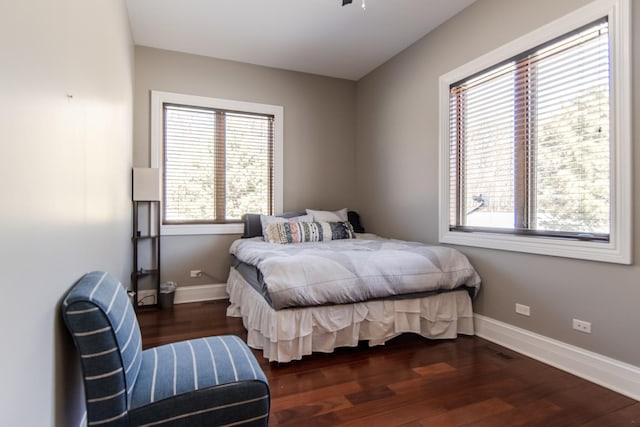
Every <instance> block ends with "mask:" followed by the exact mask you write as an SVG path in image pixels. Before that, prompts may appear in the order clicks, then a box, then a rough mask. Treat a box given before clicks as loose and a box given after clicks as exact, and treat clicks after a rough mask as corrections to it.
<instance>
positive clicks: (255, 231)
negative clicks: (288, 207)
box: [242, 211, 307, 239]
mask: <svg viewBox="0 0 640 427" xmlns="http://www.w3.org/2000/svg"><path fill="white" fill-rule="evenodd" d="M306 214H307V213H306V212H305V211H290V212H285V213H282V214H279V215H276V216H279V217H283V218H293V217H295V216H300V215H306ZM242 222H243V223H244V233H242V238H243V239H248V238H251V237H258V236H259V237H262V225H261V223H260V214H255V213H246V214H244V215H242Z"/></svg>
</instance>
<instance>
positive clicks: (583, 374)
mask: <svg viewBox="0 0 640 427" xmlns="http://www.w3.org/2000/svg"><path fill="white" fill-rule="evenodd" d="M474 320H475V331H476V335H477V336H479V337H481V338H484V339H486V340H488V341H491V342H494V343H496V344H499V345H501V346H504V347H507V348H509V349H511V350H514V351H517V352H518V353H522V354H524V355H525V356H529V357H531V358H533V359H536V360H539V361H541V362H543V363H546V364H548V365H551V366H553V367H556V368H558V369H562V370H563V371H566V372H569V373H571V374H573V375H576V376H578V377H580V378H584V379H585V380H588V381H591V382H593V383H596V384H598V385H601V386H603V387H606V388H608V389H611V390H613V391H615V392H617V393H620V394H623V395H625V396H628V397H630V398H632V399H635V400H640V367H637V366H634V365H630V364H627V363H624V362H620V361H619V360H615V359H612V358H609V357H606V356H603V355H601V354H597V353H593V352H591V351H588V350H584V349H582V348H580V347H575V346H573V345H570V344H566V343H564V342H561V341H557V340H554V339H552V338H548V337H545V336H543V335H538V334H536V333H533V332H530V331H527V330H525V329H521V328H518V327H515V326H512V325H509V324H507V323H503V322H500V321H498V320H495V319H492V318H490V317H486V316H482V315H480V314H476V315H474Z"/></svg>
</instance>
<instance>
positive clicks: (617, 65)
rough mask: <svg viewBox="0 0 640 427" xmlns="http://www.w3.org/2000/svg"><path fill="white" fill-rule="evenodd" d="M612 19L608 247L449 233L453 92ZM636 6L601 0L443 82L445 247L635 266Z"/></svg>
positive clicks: (440, 230)
mask: <svg viewBox="0 0 640 427" xmlns="http://www.w3.org/2000/svg"><path fill="white" fill-rule="evenodd" d="M605 16H608V20H609V33H610V40H611V44H610V55H611V62H610V64H611V74H610V76H611V77H610V78H611V80H612V82H611V92H610V99H611V101H610V105H611V141H612V142H611V144H612V150H611V172H610V173H611V206H610V212H611V219H610V226H611V228H610V238H609V242H608V243H603V242H593V241H577V240H564V239H553V238H544V237H533V236H518V235H510V234H499V233H482V232H461V231H453V230H450V229H449V219H450V212H449V202H450V200H449V198H450V193H449V87H450V85H451V84H453V83H455V82H457V81H460V80H462V79H464V78H466V77H468V76H471V75H473V74H475V73H477V72H480V71H482V70H485V69H487V68H489V67H491V66H493V65H495V64H498V63H500V62H501V61H504V60H506V59H509V58H511V57H514V56H515V55H517V54H519V53H521V52H524V51H526V50H528V49H531V48H534V47H535V46H539V45H541V44H543V43H545V42H547V41H549V40H552V39H554V38H555V37H559V36H562V35H563V34H566V33H568V32H570V31H572V30H574V29H576V28H579V27H581V26H583V25H586V24H588V23H590V22H593V21H595V20H597V19H600V18H603V17H605ZM631 93H632V91H631V4H630V0H597V1H594V2H593V3H590V4H588V5H587V6H584V7H582V8H580V9H578V10H576V11H574V12H572V13H570V14H568V15H566V16H564V17H562V18H560V19H558V20H556V21H554V22H552V23H550V24H547V25H545V26H543V27H541V28H539V29H537V30H535V31H533V32H531V33H529V34H527V35H525V36H523V37H520V38H518V39H516V40H514V41H512V42H510V43H508V44H506V45H504V46H502V47H500V48H498V49H496V50H494V51H492V52H489V53H487V54H486V55H483V56H481V57H479V58H477V59H475V60H473V61H471V62H469V63H467V64H464V65H462V66H461V67H458V68H456V69H455V70H452V71H450V72H448V73H446V74H444V75H442V76H440V80H439V112H440V123H439V131H440V132H439V141H440V144H439V145H440V147H439V148H440V155H439V182H440V186H439V187H440V188H439V225H438V235H439V241H440V242H441V243H450V244H456V245H465V246H474V247H482V248H491V249H501V250H507V251H516V252H525V253H533V254H542V255H551V256H559V257H567V258H577V259H586V260H594V261H603V262H611V263H619V264H630V263H631V243H632V242H631V238H632V235H633V232H632V217H631V211H632V209H631V207H632V192H631V191H632V139H631V129H632V126H631V123H632V116H631Z"/></svg>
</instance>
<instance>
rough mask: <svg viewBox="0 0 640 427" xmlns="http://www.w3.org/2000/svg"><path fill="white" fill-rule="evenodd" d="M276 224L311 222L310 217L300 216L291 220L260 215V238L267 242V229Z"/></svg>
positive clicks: (311, 218) (311, 217)
mask: <svg viewBox="0 0 640 427" xmlns="http://www.w3.org/2000/svg"><path fill="white" fill-rule="evenodd" d="M276 222H313V216H312V215H300V216H294V217H292V218H283V217H281V216H270V215H260V225H261V226H262V237H263V238H264V240H265V241H267V227H268V226H269V224H273V223H276Z"/></svg>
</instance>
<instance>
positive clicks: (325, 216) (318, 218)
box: [307, 208, 349, 222]
mask: <svg viewBox="0 0 640 427" xmlns="http://www.w3.org/2000/svg"><path fill="white" fill-rule="evenodd" d="M307 215H311V216H312V217H313V221H314V222H346V221H349V215H348V214H347V208H344V209H340V210H337V211H333V212H331V211H314V210H311V209H307Z"/></svg>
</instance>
